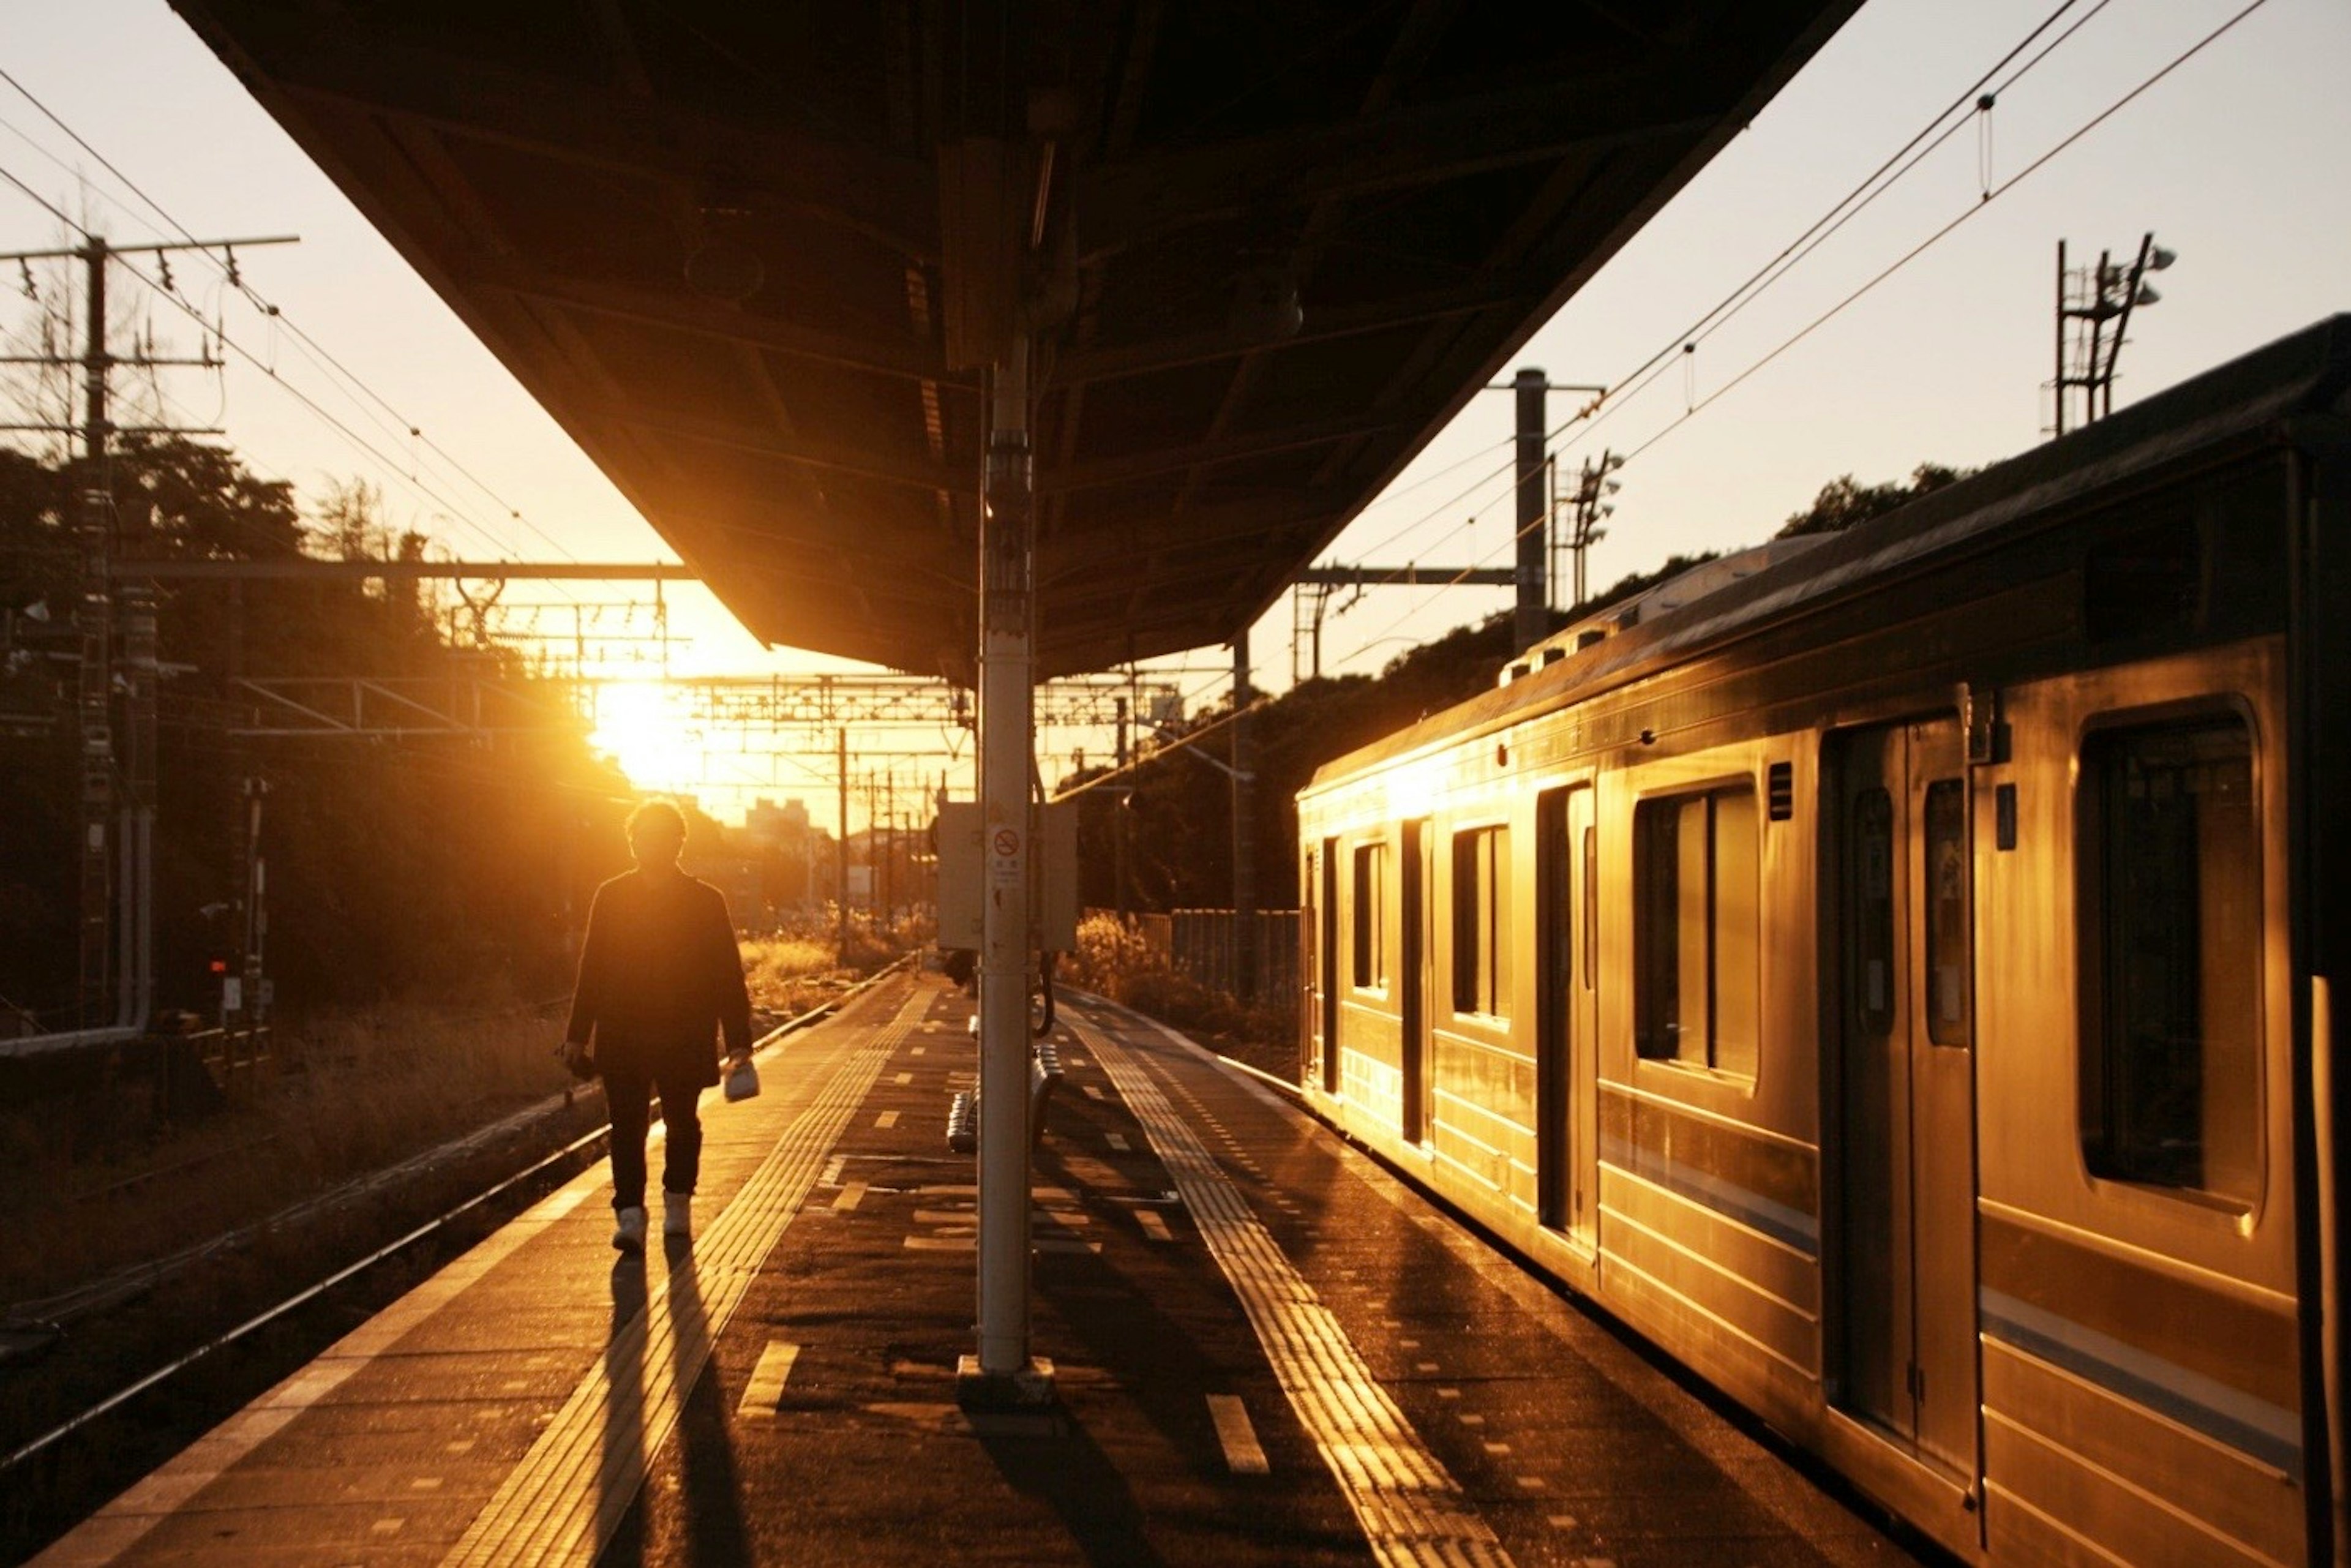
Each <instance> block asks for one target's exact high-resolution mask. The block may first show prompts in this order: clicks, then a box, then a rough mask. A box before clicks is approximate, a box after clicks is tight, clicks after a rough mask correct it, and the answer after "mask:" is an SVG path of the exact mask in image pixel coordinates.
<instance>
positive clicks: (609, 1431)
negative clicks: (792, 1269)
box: [443, 989, 930, 1568]
mask: <svg viewBox="0 0 2351 1568" xmlns="http://www.w3.org/2000/svg"><path fill="white" fill-rule="evenodd" d="M929 1001H930V998H929V994H928V993H927V992H925V991H922V990H919V989H918V990H916V991H915V992H914V995H912V996H911V997H909V998H907V1000H906V1001H905V1002H904V1005H902V1006H901V1007H900V1009H899V1010H898V1015H897V1017H896V1018H894V1019H892V1020H891V1022H890V1023H888V1024H887V1025H885V1026H883V1028H882V1029H881V1030H877V1031H876V1032H875V1034H874V1036H873V1038H872V1040H869V1041H868V1042H867V1043H866V1045H865V1046H864V1048H863V1049H862V1050H861V1051H857V1052H856V1053H855V1054H854V1055H852V1057H851V1059H850V1060H849V1061H848V1062H847V1063H846V1064H845V1065H844V1066H843V1067H842V1068H841V1071H839V1072H838V1073H837V1074H835V1076H834V1077H833V1080H832V1082H831V1083H829V1084H828V1085H826V1087H825V1089H824V1092H822V1093H821V1094H820V1095H819V1096H818V1098H817V1100H816V1102H815V1103H813V1104H811V1105H810V1107H809V1108H808V1109H807V1110H805V1111H803V1112H802V1113H800V1114H799V1117H797V1118H796V1119H795V1120H794V1121H793V1123H792V1124H791V1126H790V1127H789V1129H788V1130H787V1131H786V1132H785V1134H784V1135H783V1136H782V1138H781V1139H779V1140H778V1143H777V1145H776V1147H775V1148H774V1150H773V1151H772V1152H770V1153H769V1154H768V1157H767V1159H766V1160H765V1161H763V1162H762V1163H761V1164H760V1166H759V1168H758V1171H757V1172H756V1173H754V1174H753V1176H752V1177H751V1179H750V1180H749V1181H748V1182H747V1183H746V1184H745V1185H744V1186H743V1189H742V1190H741V1191H740V1192H739V1193H737V1195H736V1197H735V1200H734V1201H733V1202H732V1203H730V1204H728V1205H727V1207H726V1212H725V1213H723V1214H721V1215H720V1216H719V1217H718V1219H717V1221H716V1223H715V1224H714V1225H712V1226H711V1227H710V1228H709V1229H708V1230H707V1231H706V1232H705V1234H704V1235H702V1236H700V1237H697V1238H696V1239H695V1245H694V1249H693V1251H692V1253H691V1254H689V1255H687V1256H686V1257H683V1258H681V1259H680V1260H678V1262H677V1263H676V1265H675V1266H674V1268H673V1269H672V1270H671V1272H670V1276H669V1281H668V1288H667V1289H655V1290H653V1291H648V1292H647V1297H648V1300H647V1304H646V1306H645V1309H644V1311H643V1312H640V1313H639V1314H638V1315H637V1316H636V1317H635V1318H633V1319H632V1320H631V1321H630V1322H629V1323H628V1324H627V1326H626V1327H625V1328H624V1329H623V1330H622V1333H621V1334H620V1335H619V1336H618V1337H616V1338H615V1339H614V1340H613V1342H612V1343H611V1344H610V1345H609V1346H607V1347H606V1351H605V1354H604V1356H603V1358H602V1359H601V1361H600V1362H599V1364H597V1365H596V1366H595V1367H594V1368H592V1369H591V1370H590V1372H589V1374H588V1375H587V1376H586V1377H585V1378H583V1379H581V1381H580V1385H579V1386H578V1387H576V1388H574V1389H573V1390H572V1392H571V1397H570V1398H569V1399H568V1400H566V1401H565V1403H564V1406H563V1408H562V1410H561V1411H559V1413H558V1414H557V1416H556V1417H555V1419H554V1421H553V1422H552V1423H551V1424H550V1425H549V1427H548V1429H547V1430H546V1431H545V1432H543V1433H541V1434H540V1435H539V1438H538V1442H537V1443H536V1444H534V1445H533V1446H532V1448H531V1450H530V1452H529V1453H528V1454H527V1455H525V1456H524V1457H523V1459H522V1462H521V1463H520V1464H518V1465H517V1466H516V1467H515V1469H514V1471H513V1472H512V1473H511V1474H510V1475H508V1476H507V1479H506V1482H505V1484H504V1485H502V1486H500V1487H499V1489H498V1490H497V1493H496V1496H494V1497H492V1498H491V1500H489V1502H488V1503H487V1504H486V1505H485V1506H484V1508H483V1510H482V1511H481V1512H480V1513H479V1514H477V1515H476V1516H475V1519H474V1521H473V1524H472V1525H471V1526H470V1527H469V1528H468V1529H467V1530H466V1531H465V1536H464V1537H463V1538H462V1539H461V1540H460V1541H459V1542H457V1544H456V1546H455V1548H454V1549H453V1550H452V1551H451V1552H450V1553H449V1554H448V1556H447V1557H445V1558H444V1559H443V1562H444V1565H445V1568H492V1565H496V1568H520V1565H523V1564H544V1563H581V1564H585V1563H593V1562H594V1561H595V1560H596V1557H597V1554H598V1553H599V1552H601V1551H602V1550H603V1548H604V1546H605V1544H606V1543H607V1542H610V1541H611V1538H612V1535H613V1532H614V1531H616V1530H618V1529H619V1527H620V1522H621V1520H622V1516H623V1515H624V1514H626V1513H627V1511H628V1510H629V1507H630V1505H631V1504H632V1502H633V1501H634V1500H635V1499H636V1495H637V1492H638V1490H640V1489H641V1488H642V1487H643V1484H644V1479H645V1475H646V1472H647V1470H648V1469H649V1467H650V1466H651V1464H652V1462H653V1456H654V1455H655V1454H657V1453H659V1452H660V1451H661V1448H662V1446H663V1444H664V1443H665V1442H666V1441H667V1440H668V1438H669V1436H670V1434H671V1432H672V1431H674V1429H675V1428H676V1426H677V1420H678V1416H679V1415H680V1413H681V1412H682V1411H683V1410H684V1406H685V1400H686V1396H687V1395H688V1394H690V1393H691V1392H692V1391H693V1388H694V1385H695V1381H696V1380H697V1379H698V1378H699V1377H700V1376H701V1375H702V1369H703V1367H704V1365H705V1364H706V1363H707V1362H708V1360H709V1357H710V1349H711V1346H712V1344H713V1343H716V1340H717V1338H718V1336H719V1334H720V1333H722V1332H724V1330H725V1329H726V1322H727V1320H728V1319H729V1318H731V1317H732V1316H733V1315H734V1312H735V1309H736V1307H737V1305H738V1304H739V1303H740V1302H741V1301H742V1299H743V1296H744V1293H745V1292H746V1291H747V1290H748V1288H749V1286H750V1282H751V1279H752V1277H753V1275H754V1274H755V1273H756V1272H757V1271H758V1268H759V1265H760V1264H761V1262H762V1261H764V1260H766V1258H767V1256H768V1253H769V1252H771V1251H773V1250H774V1249H775V1246H776V1243H777V1242H778V1240H780V1239H782V1237H783V1233H784V1230H785V1228H787V1227H789V1225H790V1224H791V1221H792V1217H793V1215H795V1214H796V1213H798V1212H799V1207H800V1205H801V1204H802V1203H804V1202H805V1201H806V1200H807V1198H808V1195H809V1192H810V1189H811V1188H812V1187H814V1186H815V1185H816V1180H817V1177H818V1176H819V1175H820V1173H821V1172H822V1171H823V1169H824V1166H825V1162H826V1160H827V1159H828V1158H829V1157H830V1155H831V1150H832V1146H833V1145H834V1144H836V1143H838V1142H839V1141H840V1139H841V1134H843V1133H844V1132H845V1131H847V1129H848V1126H849V1120H850V1117H851V1116H852V1115H853V1114H854V1113H855V1112H856V1110H857V1107H858V1106H859V1104H860V1103H862V1102H863V1100H864V1098H865V1095H866V1093H867V1092H868V1091H870V1090H871V1089H872V1087H873V1082H874V1080H875V1079H876V1078H877V1077H878V1076H879V1075H880V1072H881V1070H882V1067H883V1063H884V1062H886V1061H888V1060H889V1058H890V1055H891V1054H892V1053H893V1051H896V1050H897V1048H898V1047H899V1045H900V1044H901V1043H902V1042H903V1041H904V1039H905V1037H906V1035H907V1034H908V1032H909V1031H910V1030H912V1029H913V1027H914V1023H915V1022H916V1021H917V1020H918V1019H920V1018H921V1017H922V1015H923V1013H924V1012H925V1010H926V1009H928V1007H929ZM658 1247H659V1242H658V1238H655V1239H653V1249H655V1250H656V1251H658ZM682 1281H684V1282H683V1283H682Z"/></svg>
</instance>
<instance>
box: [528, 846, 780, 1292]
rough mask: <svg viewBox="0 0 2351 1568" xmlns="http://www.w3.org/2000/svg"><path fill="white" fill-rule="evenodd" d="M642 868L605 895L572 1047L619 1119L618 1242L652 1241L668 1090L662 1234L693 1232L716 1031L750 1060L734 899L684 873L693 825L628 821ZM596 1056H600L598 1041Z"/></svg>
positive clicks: (592, 920) (601, 891)
mask: <svg viewBox="0 0 2351 1568" xmlns="http://www.w3.org/2000/svg"><path fill="white" fill-rule="evenodd" d="M628 831H629V853H630V854H631V855H632V856H634V857H635V859H636V862H637V869H636V870H634V871H632V872H623V873H622V874H620V875H619V876H616V877H614V878H612V880H611V881H610V882H608V883H605V884H604V885H603V886H601V887H600V888H598V889H597V890H596V902H595V903H594V904H592V905H591V906H590V909H589V911H588V939H587V942H586V944H585V946H583V947H582V948H581V950H580V983H579V985H578V987H577V988H575V989H574V991H573V994H572V998H571V1022H570V1024H569V1026H568V1027H567V1028H566V1029H565V1030H564V1036H563V1038H564V1051H565V1055H566V1057H567V1059H568V1060H569V1061H572V1062H573V1063H574V1064H575V1066H577V1065H580V1064H584V1063H586V1062H587V1061H590V1060H592V1061H593V1063H594V1066H595V1069H596V1071H599V1072H600V1073H601V1074H602V1075H603V1079H604V1100H605V1103H606V1106H607V1107H608V1109H610V1111H611V1116H612V1207H613V1209H614V1211H615V1213H616V1214H617V1216H618V1219H619V1224H618V1228H616V1229H615V1230H614V1231H613V1233H612V1245H613V1246H615V1247H617V1248H620V1249H622V1251H624V1252H633V1251H637V1250H639V1249H642V1248H643V1246H644V1244H645V1125H646V1122H647V1120H648V1118H649V1112H650V1104H649V1102H650V1098H651V1096H652V1094H653V1092H654V1091H655V1090H659V1091H660V1093H661V1102H662V1118H663V1120H664V1121H665V1122H666V1123H668V1124H669V1135H668V1146H667V1152H666V1154H665V1155H664V1157H663V1161H662V1197H663V1218H662V1229H663V1231H664V1233H666V1234H668V1235H671V1236H677V1237H685V1236H691V1235H692V1234H693V1233H694V1220H693V1197H694V1187H695V1178H696V1176H698V1175H699V1174H700V1171H701V1166H702V1120H701V1117H700V1115H699V1113H698V1112H697V1109H696V1102H697V1101H699V1100H700V1099H701V1097H702V1092H703V1091H704V1090H705V1089H707V1088H709V1087H710V1086H711V1085H712V1084H714V1083H716V1082H718V1059H717V1054H716V1051H714V1050H713V1048H712V1047H713V1038H714V1035H718V1034H723V1035H724V1037H725V1039H726V1054H727V1056H728V1058H729V1059H730V1061H731V1060H733V1059H737V1058H747V1057H748V1056H749V1055H750V1054H751V998H750V995H749V993H748V992H747V990H745V988H744V986H743V960H742V956H741V955H740V954H738V953H737V951H736V948H735V925H734V922H733V921H732V920H730V919H729V918H728V917H727V914H726V897H725V895H723V894H720V893H719V891H718V890H717V889H716V888H715V887H713V886H711V885H710V884H709V883H706V882H699V881H696V880H695V878H693V877H690V876H688V875H686V874H685V873H684V872H683V871H681V870H680V869H679V868H678V863H677V857H678V852H679V851H681V850H683V849H684V847H685V818H684V816H683V815H682V814H681V813H680V812H679V811H678V809H677V808H676V807H674V806H672V805H670V804H669V803H668V802H666V801H662V800H650V801H647V802H646V803H645V804H643V805H642V806H640V807H638V808H637V809H636V810H634V811H632V812H631V813H630V815H629V824H628ZM591 1038H592V1040H593V1042H594V1044H593V1048H592V1049H593V1056H592V1058H591V1057H590V1040H591Z"/></svg>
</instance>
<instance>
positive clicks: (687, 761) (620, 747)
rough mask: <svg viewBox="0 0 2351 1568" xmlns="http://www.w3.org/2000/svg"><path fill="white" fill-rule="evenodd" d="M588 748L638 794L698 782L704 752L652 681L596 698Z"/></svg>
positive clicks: (605, 689)
mask: <svg viewBox="0 0 2351 1568" xmlns="http://www.w3.org/2000/svg"><path fill="white" fill-rule="evenodd" d="M588 741H589V744H590V745H591V746H593V747H596V749H598V750H599V751H601V752H603V753H605V754H606V755H607V756H609V757H611V758H612V760H613V761H614V762H616V763H618V764H620V768H621V771H622V772H623V773H626V774H627V775H628V776H629V782H630V783H632V784H634V785H635V786H636V787H637V788H638V789H683V788H685V787H687V786H689V785H692V784H693V783H695V781H696V777H697V775H698V774H699V772H700V770H701V768H700V764H701V756H700V753H701V749H702V747H701V746H700V744H699V742H698V740H697V739H696V738H695V737H691V736H689V735H688V733H687V724H686V716H685V715H684V712H683V710H682V709H681V708H680V706H679V705H678V704H677V702H676V701H675V700H674V696H673V695H672V693H671V691H670V689H669V688H668V687H666V686H664V685H661V684H660V683H658V682H653V681H626V682H622V683H620V684H618V685H608V686H605V687H603V688H601V690H600V691H598V692H597V694H596V727H595V728H594V729H592V730H590V731H589V734H588Z"/></svg>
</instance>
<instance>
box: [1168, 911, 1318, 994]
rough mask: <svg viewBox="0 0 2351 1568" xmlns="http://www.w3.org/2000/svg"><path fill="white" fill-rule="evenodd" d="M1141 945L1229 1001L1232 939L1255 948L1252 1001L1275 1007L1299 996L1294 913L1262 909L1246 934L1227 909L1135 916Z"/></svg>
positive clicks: (1233, 988)
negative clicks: (1251, 943) (1255, 978)
mask: <svg viewBox="0 0 2351 1568" xmlns="http://www.w3.org/2000/svg"><path fill="white" fill-rule="evenodd" d="M1136 927H1137V929H1138V930H1140V931H1141V932H1142V933H1143V940H1144V946H1146V947H1148V948H1149V949H1150V950H1151V951H1152V952H1153V953H1154V954H1156V955H1158V956H1161V957H1164V958H1165V959H1166V960H1167V963H1168V966H1169V967H1172V968H1173V969H1175V971H1176V973H1178V974H1180V975H1184V976H1186V977H1189V978H1191V979H1194V980H1196V981H1198V982H1199V983H1200V984H1201V985H1204V986H1207V988H1210V989H1211V990H1217V991H1222V992H1223V993H1224V994H1225V995H1227V996H1228V997H1234V996H1238V995H1239V994H1240V988H1239V984H1238V978H1237V975H1238V956H1239V952H1238V948H1237V946H1236V939H1237V938H1243V939H1250V940H1254V942H1255V944H1256V947H1257V998H1256V999H1257V1000H1259V1001H1260V1002H1280V1001H1281V1000H1283V999H1284V998H1290V997H1295V996H1296V995H1297V994H1298V911H1296V910H1294V909H1261V910H1259V911H1258V912H1257V914H1256V915H1254V916H1252V917H1251V919H1250V921H1249V928H1248V929H1247V931H1246V932H1245V931H1244V930H1243V928H1241V927H1240V926H1239V925H1238V921H1237V919H1236V917H1235V915H1234V914H1233V912H1232V911H1231V910H1229V909H1179V910H1176V911H1175V913H1174V914H1172V915H1140V916H1137V918H1136Z"/></svg>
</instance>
